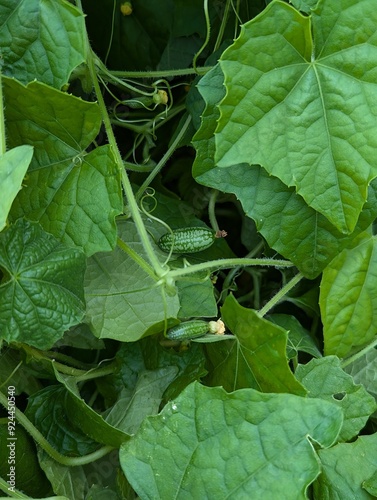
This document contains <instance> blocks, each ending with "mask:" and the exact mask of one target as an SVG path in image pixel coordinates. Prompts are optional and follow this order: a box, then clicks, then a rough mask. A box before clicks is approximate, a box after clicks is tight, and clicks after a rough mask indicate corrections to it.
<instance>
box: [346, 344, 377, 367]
mask: <svg viewBox="0 0 377 500" xmlns="http://www.w3.org/2000/svg"><path fill="white" fill-rule="evenodd" d="M376 346H377V338H375V339H374V340H373V341H372V342H371V343H370V344H368V345H367V346H366V347H364V348H363V349H361V350H360V351H358V352H356V353H355V354H352V356H350V357H349V358H345V359H344V360H343V361H342V368H345V367H346V366H348V365H350V364H351V363H354V362H355V361H356V360H358V359H359V358H361V357H362V356H364V354H366V353H367V352H369V351H371V350H372V349H374V348H375V347H376Z"/></svg>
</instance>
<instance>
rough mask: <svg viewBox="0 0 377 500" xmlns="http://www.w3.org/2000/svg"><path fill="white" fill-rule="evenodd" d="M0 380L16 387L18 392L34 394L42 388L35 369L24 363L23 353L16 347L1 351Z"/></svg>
mask: <svg viewBox="0 0 377 500" xmlns="http://www.w3.org/2000/svg"><path fill="white" fill-rule="evenodd" d="M0 380H1V381H2V384H3V383H4V384H5V382H6V383H7V385H13V386H14V387H15V392H16V394H22V393H23V392H24V393H25V394H26V395H28V396H29V395H30V394H33V393H34V392H37V391H39V390H40V389H41V383H40V381H39V380H38V379H37V378H36V377H35V373H33V370H32V369H31V368H30V367H29V366H27V365H26V364H25V363H23V361H22V359H21V353H20V352H19V351H16V350H15V349H10V348H8V349H3V350H2V351H1V353H0Z"/></svg>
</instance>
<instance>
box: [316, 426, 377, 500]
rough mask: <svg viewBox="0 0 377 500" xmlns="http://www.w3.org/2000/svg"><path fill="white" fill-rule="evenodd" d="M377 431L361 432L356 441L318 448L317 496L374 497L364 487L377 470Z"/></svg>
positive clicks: (328, 499)
mask: <svg viewBox="0 0 377 500" xmlns="http://www.w3.org/2000/svg"><path fill="white" fill-rule="evenodd" d="M376 449H377V434H372V435H371V436H360V437H359V438H358V439H357V440H356V441H355V442H353V443H341V444H337V445H336V446H334V447H333V448H330V449H329V450H319V452H318V454H319V458H320V460H321V465H322V474H321V475H320V476H319V478H318V479H317V481H316V482H315V483H314V494H315V498H324V499H326V500H338V499H343V498H344V499H346V498H350V499H351V498H357V500H364V499H365V500H367V499H371V498H375V497H374V496H372V495H370V494H369V493H367V492H366V491H365V490H364V489H363V482H364V481H367V480H369V478H371V476H372V474H375V472H376V470H377V454H376Z"/></svg>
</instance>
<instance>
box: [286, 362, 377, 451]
mask: <svg viewBox="0 0 377 500" xmlns="http://www.w3.org/2000/svg"><path fill="white" fill-rule="evenodd" d="M295 375H296V377H297V379H298V380H299V381H300V382H301V383H302V385H303V386H304V387H305V388H306V389H307V390H308V396H309V397H311V398H321V399H324V400H326V401H330V402H332V403H334V404H337V405H338V406H339V407H340V408H341V409H342V410H343V413H344V422H343V426H342V429H341V431H340V434H339V437H338V440H339V441H350V440H351V439H352V438H354V437H355V436H357V435H358V433H359V432H360V431H361V429H362V428H363V427H364V426H365V424H366V422H367V420H368V418H369V416H370V415H371V414H372V413H373V411H375V410H376V409H377V405H376V402H375V401H374V399H373V397H372V396H370V395H369V394H368V393H367V391H366V390H365V389H364V387H363V386H362V385H355V384H354V382H353V379H352V377H351V376H350V375H348V374H347V373H345V372H344V371H343V370H342V369H341V365H340V360H339V358H337V357H336V356H326V357H324V358H322V359H313V360H311V361H310V362H309V363H307V364H306V365H299V366H298V367H297V370H296V372H295Z"/></svg>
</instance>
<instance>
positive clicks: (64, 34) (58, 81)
mask: <svg viewBox="0 0 377 500" xmlns="http://www.w3.org/2000/svg"><path fill="white" fill-rule="evenodd" d="M84 34H85V24H84V17H83V15H82V14H81V13H80V11H79V10H78V9H76V8H75V7H74V6H73V5H71V4H70V3H69V2H66V1H63V0H54V1H51V0H47V1H43V2H41V1H40V0H21V1H16V0H11V1H8V2H3V3H2V5H0V50H1V53H2V57H3V61H4V65H3V67H2V71H3V73H4V74H5V75H8V76H12V77H14V78H16V79H17V80H19V81H21V82H22V83H25V84H26V83H29V82H31V81H33V80H34V79H37V80H40V81H43V82H44V83H47V84H49V85H52V86H54V87H56V88H59V89H60V88H61V87H62V86H63V85H64V84H65V83H67V81H68V79H69V75H70V74H71V71H72V70H73V69H74V68H75V67H76V66H78V65H79V64H81V63H82V62H84V61H85V59H86V54H85V52H86V50H85V37H84Z"/></svg>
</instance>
